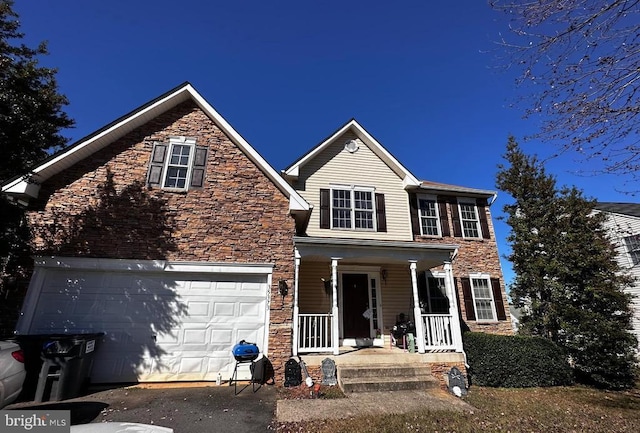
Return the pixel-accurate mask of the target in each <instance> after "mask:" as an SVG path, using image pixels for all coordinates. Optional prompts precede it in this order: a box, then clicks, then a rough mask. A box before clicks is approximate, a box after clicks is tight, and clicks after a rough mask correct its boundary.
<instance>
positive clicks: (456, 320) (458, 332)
mask: <svg viewBox="0 0 640 433" xmlns="http://www.w3.org/2000/svg"><path fill="white" fill-rule="evenodd" d="M444 272H445V275H446V277H445V279H444V287H445V289H446V291H447V297H448V298H449V316H451V333H452V334H453V335H452V338H453V346H454V347H455V350H456V352H462V328H461V327H460V314H459V313H458V311H459V310H458V296H457V295H456V290H455V284H454V282H453V269H452V267H451V262H444Z"/></svg>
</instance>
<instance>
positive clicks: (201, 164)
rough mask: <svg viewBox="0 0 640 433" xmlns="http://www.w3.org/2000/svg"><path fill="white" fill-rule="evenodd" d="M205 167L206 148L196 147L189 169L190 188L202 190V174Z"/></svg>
mask: <svg viewBox="0 0 640 433" xmlns="http://www.w3.org/2000/svg"><path fill="white" fill-rule="evenodd" d="M206 166H207V148H206V147H203V146H196V150H195V155H194V157H193V168H192V169H191V187H193V188H202V187H203V186H204V174H205V171H206Z"/></svg>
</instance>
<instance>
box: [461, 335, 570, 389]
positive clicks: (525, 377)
mask: <svg viewBox="0 0 640 433" xmlns="http://www.w3.org/2000/svg"><path fill="white" fill-rule="evenodd" d="M463 341H464V349H465V351H466V353H467V361H468V363H469V366H470V368H469V375H470V378H469V379H470V382H471V383H473V384H476V385H481V386H492V387H503V388H526V387H533V386H560V385H570V384H572V383H573V375H572V371H571V368H570V367H569V364H568V363H567V357H566V355H565V353H564V352H563V350H562V349H561V348H560V347H558V346H557V345H556V344H554V343H553V342H551V341H549V340H547V339H544V338H540V337H526V336H518V335H514V336H507V335H494V334H485V333H481V332H466V333H465V334H464V335H463Z"/></svg>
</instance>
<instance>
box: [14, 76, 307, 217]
mask: <svg viewBox="0 0 640 433" xmlns="http://www.w3.org/2000/svg"><path fill="white" fill-rule="evenodd" d="M188 100H192V101H194V102H195V103H196V105H198V107H199V108H200V109H201V110H202V111H203V112H204V113H205V114H206V115H207V116H208V117H209V118H210V119H211V120H212V121H213V122H214V123H215V124H216V125H217V126H218V127H219V128H220V129H221V130H222V131H223V132H224V133H225V134H226V135H227V136H228V137H229V138H230V139H231V141H233V142H234V143H235V144H236V145H237V146H238V147H239V148H240V149H241V150H242V151H243V152H244V153H245V154H246V155H247V156H248V157H249V159H250V160H251V161H253V163H254V164H256V165H257V166H258V168H259V169H260V170H262V172H263V173H264V174H265V175H266V176H267V177H268V178H269V179H270V180H271V181H272V182H273V183H274V184H275V185H276V187H278V189H279V190H280V191H282V193H283V194H285V196H286V197H288V198H289V210H291V211H308V210H309V209H310V208H311V206H310V205H309V203H307V202H306V201H305V199H304V198H302V196H300V195H299V194H298V193H297V192H296V191H295V189H294V188H292V187H291V185H289V184H288V183H287V182H286V181H285V180H284V179H283V178H282V176H280V175H279V173H278V172H277V171H276V170H275V169H274V168H273V167H271V165H269V163H268V162H267V161H266V160H265V159H264V158H263V157H262V156H261V155H260V154H259V153H258V152H257V151H256V150H255V149H254V148H253V147H252V146H251V145H250V144H249V143H248V142H247V141H246V140H245V139H244V138H243V137H242V136H241V135H240V134H239V133H238V132H237V131H236V130H235V129H233V127H232V126H231V125H230V124H229V123H228V122H227V121H226V120H225V119H224V118H223V117H222V116H221V115H220V114H219V113H218V112H217V111H216V110H215V109H214V108H213V107H212V106H211V105H210V104H209V103H208V102H207V101H206V100H205V99H204V98H203V97H202V96H201V95H200V94H199V93H198V92H197V91H196V90H195V89H194V88H193V86H192V85H191V84H190V83H189V82H184V83H183V84H180V85H179V86H177V87H175V88H174V89H172V90H169V91H168V92H166V93H165V94H163V95H161V96H159V97H157V98H155V99H153V100H152V101H149V102H147V103H146V104H144V105H142V106H140V107H138V108H136V109H135V110H133V111H131V112H130V113H127V114H125V115H124V116H122V117H120V118H119V119H116V120H115V121H113V122H111V123H109V124H108V125H106V126H104V127H102V128H100V129H99V130H97V131H95V132H94V133H92V134H90V135H88V136H86V137H84V138H82V139H80V140H79V141H77V142H75V143H73V144H72V145H70V146H68V147H66V148H64V149H62V150H61V151H60V152H57V153H55V154H53V155H51V156H50V157H49V158H47V159H45V160H44V161H42V162H41V163H39V164H38V165H37V166H36V167H35V168H33V169H32V170H31V172H30V173H25V174H24V175H20V176H17V177H15V178H13V179H11V180H9V181H7V182H5V183H4V184H3V185H2V192H3V193H5V194H7V195H10V196H14V197H16V198H27V199H28V198H35V197H37V196H38V192H39V190H40V187H39V184H40V183H42V182H44V181H46V180H47V179H49V178H51V177H52V176H54V175H56V174H58V173H60V172H62V171H63V170H65V169H67V168H69V167H71V166H72V165H73V164H75V163H76V162H78V161H80V160H82V159H84V158H87V157H88V156H90V155H91V154H93V153H94V152H97V151H98V150H100V149H102V148H104V147H106V146H108V145H109V144H111V143H113V142H114V141H116V140H117V139H119V138H121V137H123V136H124V135H126V134H128V133H129V132H131V131H133V130H134V129H136V128H138V127H139V126H142V125H144V124H145V123H147V122H148V121H150V120H151V119H153V118H155V117H157V116H158V115H160V114H162V113H164V112H166V111H168V110H170V109H172V108H174V107H176V106H177V105H178V104H180V103H182V102H185V101H188Z"/></svg>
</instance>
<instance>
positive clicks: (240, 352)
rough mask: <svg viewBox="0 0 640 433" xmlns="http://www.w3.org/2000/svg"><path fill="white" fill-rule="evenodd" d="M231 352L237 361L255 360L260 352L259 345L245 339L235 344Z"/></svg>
mask: <svg viewBox="0 0 640 433" xmlns="http://www.w3.org/2000/svg"><path fill="white" fill-rule="evenodd" d="M231 352H232V353H233V357H234V358H235V359H236V361H253V360H254V359H256V358H257V357H258V355H259V354H260V351H259V350H258V346H256V345H255V344H254V343H247V342H246V341H244V340H242V341H241V342H240V343H238V344H236V345H235V346H233V349H232V350H231Z"/></svg>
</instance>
